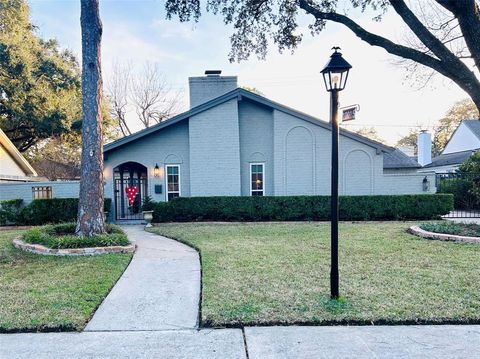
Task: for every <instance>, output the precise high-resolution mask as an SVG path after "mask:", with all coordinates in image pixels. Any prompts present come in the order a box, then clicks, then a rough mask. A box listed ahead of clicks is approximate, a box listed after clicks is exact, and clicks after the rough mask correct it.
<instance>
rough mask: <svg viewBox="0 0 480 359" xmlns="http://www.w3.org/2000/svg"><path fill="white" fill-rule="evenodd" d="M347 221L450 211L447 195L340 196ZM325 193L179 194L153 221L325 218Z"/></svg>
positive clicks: (429, 216) (431, 215)
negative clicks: (321, 194)
mask: <svg viewBox="0 0 480 359" xmlns="http://www.w3.org/2000/svg"><path fill="white" fill-rule="evenodd" d="M339 208H340V219H341V220H348V221H368V220H414V219H437V218H439V217H440V216H442V215H444V214H447V213H449V212H450V211H451V210H453V196H452V195H451V194H439V195H436V194H420V195H392V196H341V197H340V207H339ZM329 219H330V197H329V196H288V197H247V196H244V197H179V198H175V199H173V200H171V201H169V202H160V203H158V204H157V205H156V207H155V211H154V213H153V221H154V222H156V223H160V222H195V221H326V220H329Z"/></svg>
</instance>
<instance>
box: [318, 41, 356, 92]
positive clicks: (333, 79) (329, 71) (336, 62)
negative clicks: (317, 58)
mask: <svg viewBox="0 0 480 359" xmlns="http://www.w3.org/2000/svg"><path fill="white" fill-rule="evenodd" d="M333 49H334V50H335V52H334V53H333V54H332V55H331V56H330V60H329V61H328V63H327V64H326V65H325V67H324V68H323V70H322V71H321V72H322V75H323V81H324V82H325V88H326V89H327V91H334V90H337V91H342V90H343V89H344V88H345V85H346V83H347V78H348V72H349V70H350V69H351V68H352V66H351V65H350V64H349V63H348V62H347V61H346V60H345V59H344V58H343V57H342V54H341V53H340V52H338V50H340V48H339V47H334V48H333Z"/></svg>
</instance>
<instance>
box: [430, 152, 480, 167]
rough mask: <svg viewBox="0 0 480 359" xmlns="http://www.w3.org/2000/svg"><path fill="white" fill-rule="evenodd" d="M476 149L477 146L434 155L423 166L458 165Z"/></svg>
mask: <svg viewBox="0 0 480 359" xmlns="http://www.w3.org/2000/svg"><path fill="white" fill-rule="evenodd" d="M476 151H478V148H477V149H474V150H466V151H460V152H453V153H445V154H441V155H438V156H437V157H435V158H434V159H433V160H432V162H431V163H429V164H428V165H425V166H424V168H431V167H439V166H452V165H459V164H461V163H463V162H465V161H466V160H467V159H468V158H469V157H470V156H471V155H473V154H474V153H475V152H476Z"/></svg>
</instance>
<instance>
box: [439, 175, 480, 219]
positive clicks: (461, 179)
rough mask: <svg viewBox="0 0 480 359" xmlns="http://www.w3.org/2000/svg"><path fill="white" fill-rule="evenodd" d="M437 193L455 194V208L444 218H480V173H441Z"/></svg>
mask: <svg viewBox="0 0 480 359" xmlns="http://www.w3.org/2000/svg"><path fill="white" fill-rule="evenodd" d="M436 185H437V193H451V194H453V201H454V210H453V211H452V212H450V213H449V214H447V215H445V216H443V217H444V218H480V173H439V174H437V176H436Z"/></svg>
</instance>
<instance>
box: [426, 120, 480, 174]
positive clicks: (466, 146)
mask: <svg viewBox="0 0 480 359" xmlns="http://www.w3.org/2000/svg"><path fill="white" fill-rule="evenodd" d="M419 145H420V144H419ZM479 149H480V121H479V120H465V121H462V122H461V123H460V125H459V126H458V127H457V129H456V130H455V132H454V133H453V135H452V137H450V140H449V141H448V143H447V145H446V146H445V149H444V150H443V151H442V153H441V154H440V155H438V156H436V157H435V158H433V159H432V160H431V161H429V162H428V163H426V164H425V165H424V166H423V168H422V170H421V171H434V172H436V173H450V172H455V171H456V170H457V169H458V167H459V166H460V165H461V164H462V163H463V162H465V161H466V160H467V159H468V158H469V157H470V156H471V155H472V154H474V153H475V152H476V151H478V150H479Z"/></svg>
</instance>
